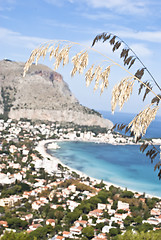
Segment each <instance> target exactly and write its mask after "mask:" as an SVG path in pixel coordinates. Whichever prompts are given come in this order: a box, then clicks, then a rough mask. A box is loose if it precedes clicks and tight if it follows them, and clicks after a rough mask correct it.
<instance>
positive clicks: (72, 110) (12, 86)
mask: <svg viewBox="0 0 161 240" xmlns="http://www.w3.org/2000/svg"><path fill="white" fill-rule="evenodd" d="M23 67H24V63H20V62H13V61H10V60H2V61H0V114H5V115H8V116H9V117H10V118H13V119H20V118H28V119H33V120H36V119H39V120H49V121H60V122H74V123H76V124H79V125H99V126H101V127H108V128H111V127H112V123H111V122H110V121H109V120H106V119H103V118H102V117H101V116H100V114H99V113H97V112H95V111H94V110H91V109H89V108H87V107H84V106H82V105H80V104H79V102H78V100H77V99H76V98H75V97H74V95H73V94H72V93H71V91H70V90H69V87H68V85H67V84H66V83H65V82H64V81H63V78H62V76H61V75H60V74H59V73H57V72H54V71H52V70H51V69H50V68H48V67H47V66H45V65H41V64H38V65H37V66H36V65H33V66H32V67H31V68H30V70H29V72H28V73H27V74H26V77H25V78H23V76H22V75H23Z"/></svg>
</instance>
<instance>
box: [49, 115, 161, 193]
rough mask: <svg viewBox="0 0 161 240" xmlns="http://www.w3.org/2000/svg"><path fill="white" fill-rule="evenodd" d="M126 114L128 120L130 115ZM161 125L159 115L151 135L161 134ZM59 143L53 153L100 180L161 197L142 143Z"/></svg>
mask: <svg viewBox="0 0 161 240" xmlns="http://www.w3.org/2000/svg"><path fill="white" fill-rule="evenodd" d="M125 115H126V116H124V119H125V120H127V117H129V118H130V116H131V115H130V116H129V115H128V114H125ZM108 117H109V116H108ZM111 120H112V119H111ZM117 120H118V119H117V117H115V121H117ZM113 122H114V121H113ZM160 127H161V121H160V118H158V119H157V121H155V122H154V123H153V125H152V126H151V128H149V130H148V134H147V135H148V137H155V136H156V135H157V136H156V137H158V136H160V131H158V130H157V131H156V128H157V129H161V128H160ZM58 145H60V146H61V148H60V149H57V150H52V151H50V153H51V154H54V156H56V157H57V158H59V159H60V160H61V161H62V162H63V163H64V164H66V165H67V166H69V167H72V168H74V169H77V170H79V171H82V172H84V173H86V174H87V175H89V176H91V177H95V178H98V179H100V180H101V179H103V180H105V181H109V182H111V183H113V184H117V185H119V186H122V187H127V188H128V189H131V190H135V191H138V192H145V193H148V194H152V195H155V196H159V197H161V180H159V179H158V176H157V174H158V172H157V171H156V172H154V164H151V162H150V159H149V158H147V157H146V156H145V154H143V153H140V151H139V146H133V145H120V146H119V145H111V144H102V143H101V144H97V143H86V142H59V143H58Z"/></svg>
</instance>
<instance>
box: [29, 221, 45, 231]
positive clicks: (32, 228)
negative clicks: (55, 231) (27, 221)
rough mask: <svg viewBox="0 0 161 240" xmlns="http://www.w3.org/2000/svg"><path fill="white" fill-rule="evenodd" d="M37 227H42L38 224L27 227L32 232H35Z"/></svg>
mask: <svg viewBox="0 0 161 240" xmlns="http://www.w3.org/2000/svg"><path fill="white" fill-rule="evenodd" d="M39 227H42V225H41V224H39V223H38V224H32V225H30V226H29V230H32V231H34V230H36V229H37V228H39Z"/></svg>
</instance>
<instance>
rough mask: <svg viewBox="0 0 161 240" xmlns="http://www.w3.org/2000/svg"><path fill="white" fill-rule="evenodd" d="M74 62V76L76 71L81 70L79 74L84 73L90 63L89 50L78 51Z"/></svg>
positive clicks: (73, 59) (72, 73)
mask: <svg viewBox="0 0 161 240" xmlns="http://www.w3.org/2000/svg"><path fill="white" fill-rule="evenodd" d="M72 63H73V65H74V67H73V69H72V72H71V76H72V77H73V76H74V75H75V74H76V72H79V74H82V73H83V71H84V69H85V68H86V67H87V65H88V52H87V51H85V52H83V51H81V52H79V53H77V54H76V55H75V56H74V57H73V58H72Z"/></svg>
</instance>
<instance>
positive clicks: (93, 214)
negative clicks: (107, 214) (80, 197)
mask: <svg viewBox="0 0 161 240" xmlns="http://www.w3.org/2000/svg"><path fill="white" fill-rule="evenodd" d="M102 214H103V211H102V210H100V209H94V210H93V211H90V212H89V213H88V216H89V217H96V218H98V217H100V216H102Z"/></svg>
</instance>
